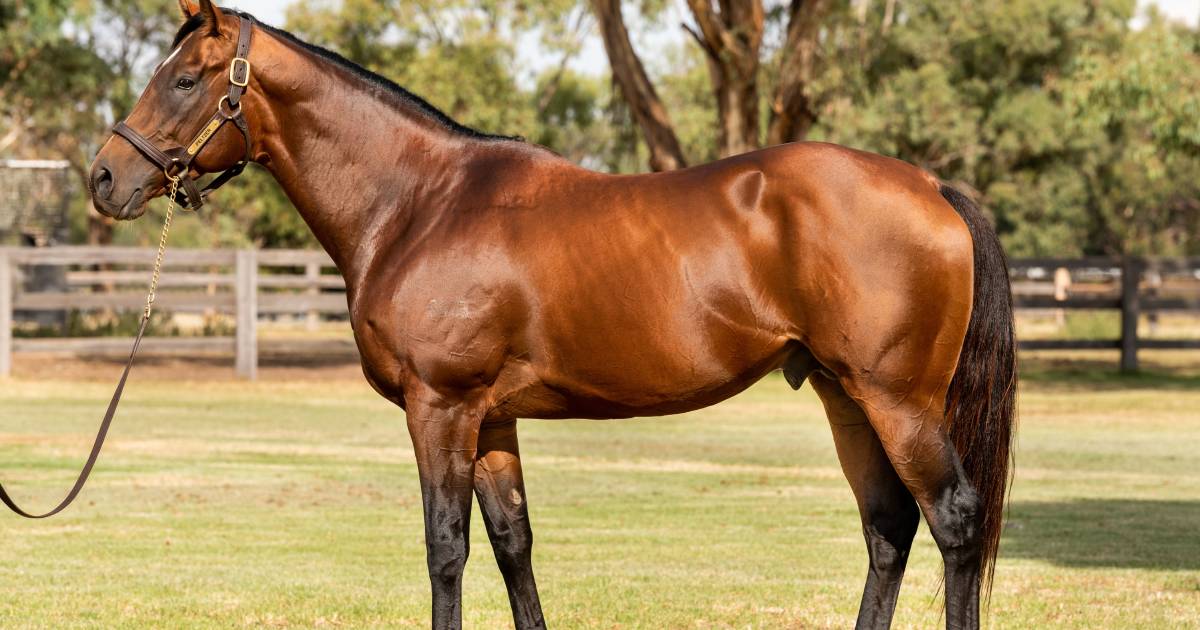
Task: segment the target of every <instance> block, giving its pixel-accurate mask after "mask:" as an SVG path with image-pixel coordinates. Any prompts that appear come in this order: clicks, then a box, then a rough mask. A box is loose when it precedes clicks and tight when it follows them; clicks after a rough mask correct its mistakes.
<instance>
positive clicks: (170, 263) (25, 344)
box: [0, 247, 346, 379]
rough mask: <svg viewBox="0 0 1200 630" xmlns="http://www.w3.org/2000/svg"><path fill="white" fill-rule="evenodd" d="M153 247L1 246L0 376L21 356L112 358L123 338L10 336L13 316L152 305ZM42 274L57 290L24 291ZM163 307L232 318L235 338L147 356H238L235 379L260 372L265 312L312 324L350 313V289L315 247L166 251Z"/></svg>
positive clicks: (168, 346) (160, 343)
mask: <svg viewBox="0 0 1200 630" xmlns="http://www.w3.org/2000/svg"><path fill="white" fill-rule="evenodd" d="M154 253H155V252H154V249H153V248H140V247H138V248H133V247H51V248H13V247H8V248H4V247H0V377H3V376H7V375H8V374H10V373H11V370H12V353H13V352H14V351H43V352H47V351H48V352H77V353H87V352H109V351H112V350H114V349H119V348H121V347H123V346H124V347H127V346H128V343H129V342H130V341H131V340H125V339H111V338H109V339H96V338H87V339H62V338H54V339H16V340H14V339H13V336H12V329H13V319H14V314H15V313H18V312H20V313H34V314H36V313H46V312H50V313H54V312H60V313H61V312H65V311H68V310H85V311H86V310H101V309H112V310H119V311H137V310H141V308H142V307H143V306H144V305H145V303H146V283H147V281H148V278H149V269H150V267H151V265H152V264H153V262H154ZM35 267H42V268H47V267H48V268H55V269H57V270H58V271H59V273H58V274H57V275H56V277H57V278H59V280H60V282H57V283H54V286H40V287H30V286H26V285H27V282H26V280H25V279H26V277H27V276H28V275H29V271H30V270H31V269H33V268H35ZM163 269H164V271H163V275H162V281H161V282H160V284H159V291H158V298H157V300H156V302H155V305H156V307H157V308H159V309H160V310H162V311H168V312H171V313H201V314H211V313H221V314H228V315H233V318H234V322H235V326H234V331H235V336H234V337H232V338H230V337H186V338H157V339H156V338H148V339H147V340H146V342H145V347H146V349H148V350H150V351H168V352H228V351H230V350H233V353H234V355H235V363H236V367H237V373H238V374H239V375H240V376H243V377H245V378H251V379H253V378H254V377H255V375H256V372H257V370H258V335H257V328H258V325H257V323H258V320H259V316H260V315H268V316H270V315H295V316H299V317H302V318H304V320H305V321H306V322H308V323H310V324H315V323H316V322H317V321H318V318H319V317H320V316H321V315H339V316H341V315H345V314H346V295H345V282H343V280H342V278H341V276H339V275H337V274H336V268H334V265H333V261H332V260H331V259H330V258H329V256H328V255H327V254H325V252H322V251H309V250H263V251H257V250H253V249H243V250H199V249H173V250H171V249H169V250H167V254H166V257H165V259H164V261H163Z"/></svg>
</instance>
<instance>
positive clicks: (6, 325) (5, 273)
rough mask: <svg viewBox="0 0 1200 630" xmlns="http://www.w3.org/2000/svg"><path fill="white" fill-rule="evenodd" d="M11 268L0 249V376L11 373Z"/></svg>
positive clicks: (6, 257)
mask: <svg viewBox="0 0 1200 630" xmlns="http://www.w3.org/2000/svg"><path fill="white" fill-rule="evenodd" d="M12 277H13V269H12V266H11V265H10V264H9V258H8V253H7V252H5V251H4V250H2V249H0V378H7V377H8V376H10V375H11V374H12V352H13V347H12V325H13V285H12Z"/></svg>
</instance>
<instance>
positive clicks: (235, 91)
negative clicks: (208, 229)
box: [113, 15, 254, 210]
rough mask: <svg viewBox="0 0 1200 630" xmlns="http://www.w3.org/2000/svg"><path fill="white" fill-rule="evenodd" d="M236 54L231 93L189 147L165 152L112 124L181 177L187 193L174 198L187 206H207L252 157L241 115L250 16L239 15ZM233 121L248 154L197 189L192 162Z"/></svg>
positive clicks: (169, 176)
mask: <svg viewBox="0 0 1200 630" xmlns="http://www.w3.org/2000/svg"><path fill="white" fill-rule="evenodd" d="M238 19H239V24H238V43H237V53H236V54H235V55H234V57H233V60H232V61H230V62H229V93H228V94H226V95H225V96H222V97H221V100H220V101H218V102H217V111H216V113H215V114H213V116H212V118H211V119H209V121H208V124H206V125H204V128H203V129H201V130H200V132H199V133H197V134H196V136H195V137H194V138H193V139H192V141H191V143H189V144H188V146H186V147H174V148H170V149H167V150H166V151H163V150H161V149H159V148H158V147H156V146H154V143H153V142H150V140H148V139H147V138H146V137H145V136H143V135H142V134H140V133H138V132H136V131H134V130H133V129H131V128H130V127H129V125H126V124H125V122H124V121H121V122H119V123H117V124H116V125H115V126H114V127H113V133H115V134H117V135H118V136H121V137H122V138H125V139H126V140H128V141H129V144H132V145H133V147H134V148H135V149H137V150H138V151H139V152H141V154H142V155H143V156H145V157H146V159H147V160H150V161H151V162H153V163H154V164H155V165H156V166H158V167H159V168H160V169H162V171H163V174H164V175H166V176H167V179H168V180H174V179H179V180H180V184H181V185H182V186H183V190H184V193H186V194H185V195H183V196H181V195H179V194H178V193H177V194H176V197H175V201H176V202H178V203H179V204H180V205H182V206H184V207H189V206H190V207H191V209H193V210H198V209H199V208H200V206H202V205H204V197H205V195H207V194H208V193H210V192H212V191H214V190H216V189H218V188H220V187H221V186H224V185H225V183H226V182H228V181H229V180H231V179H233V178H234V177H237V176H238V175H240V174H241V172H242V170H243V169H245V168H246V165H247V164H249V163H250V161H251V159H252V157H253V156H252V155H251V147H250V129H249V128H248V127H247V126H246V118H245V117H244V116H242V104H241V102H242V95H243V94H245V92H246V86H247V85H249V84H250V62H249V61H248V60H247V58H248V56H249V54H250V35H251V33H253V30H254V21H253V19H252V18H250V17H249V16H245V15H239V16H238ZM230 121H232V122H233V124H234V125H235V126H237V128H238V129H239V130H240V131H241V132H242V137H243V138H244V139H245V141H246V157H244V158H243V159H242V160H241V161H239V162H238V163H237V164H235V165H233V166H232V167H230V168H229V169H228V170H226V171H225V172H223V173H221V174H220V175H217V176H216V177H215V178H213V180H212V181H211V182H209V183H208V185H207V186H205V187H204V188H203V189H200V188H197V186H196V180H195V179H193V178H192V177H190V176H189V172H190V170H191V166H192V161H193V160H195V159H196V156H197V155H199V154H200V151H201V149H203V148H204V146H205V145H207V144H208V141H209V140H212V138H213V136H215V135H217V131H219V130H220V129H221V127H223V126H224V125H225V123H227V122H230Z"/></svg>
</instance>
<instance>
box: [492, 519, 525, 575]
mask: <svg viewBox="0 0 1200 630" xmlns="http://www.w3.org/2000/svg"><path fill="white" fill-rule="evenodd" d="M492 550H493V551H494V552H495V553H496V562H497V563H498V564H500V566H501V567H502V568H503V567H516V566H520V565H523V564H525V563H527V562H529V559H530V558H531V557H532V555H533V532H532V531H531V530H530V529H529V527H528V526H526V527H509V528H505V529H503V530H497V531H496V532H495V533H494V535H493V536H492Z"/></svg>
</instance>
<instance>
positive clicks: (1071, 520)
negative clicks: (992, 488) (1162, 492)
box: [1000, 499, 1200, 571]
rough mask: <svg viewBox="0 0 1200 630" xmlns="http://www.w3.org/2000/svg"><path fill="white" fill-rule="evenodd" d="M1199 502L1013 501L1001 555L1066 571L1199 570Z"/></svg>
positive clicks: (1108, 500) (1118, 500)
mask: <svg viewBox="0 0 1200 630" xmlns="http://www.w3.org/2000/svg"><path fill="white" fill-rule="evenodd" d="M1198 524H1200V501H1142V500H1137V499H1075V500H1071V501H1047V502H1042V501H1022V502H1014V503H1013V504H1012V506H1011V509H1010V511H1009V520H1008V524H1007V525H1006V526H1005V529H1004V541H1003V543H1002V545H1001V547H1002V548H1001V551H1000V553H1001V555H1004V556H1008V557H1010V558H1013V557H1016V558H1028V559H1035V560H1045V561H1048V562H1051V563H1053V564H1056V565H1059V566H1066V567H1109V568H1129V569H1163V570H1174V571H1195V570H1200V539H1198V538H1197V531H1198V530H1197V526H1198Z"/></svg>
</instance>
